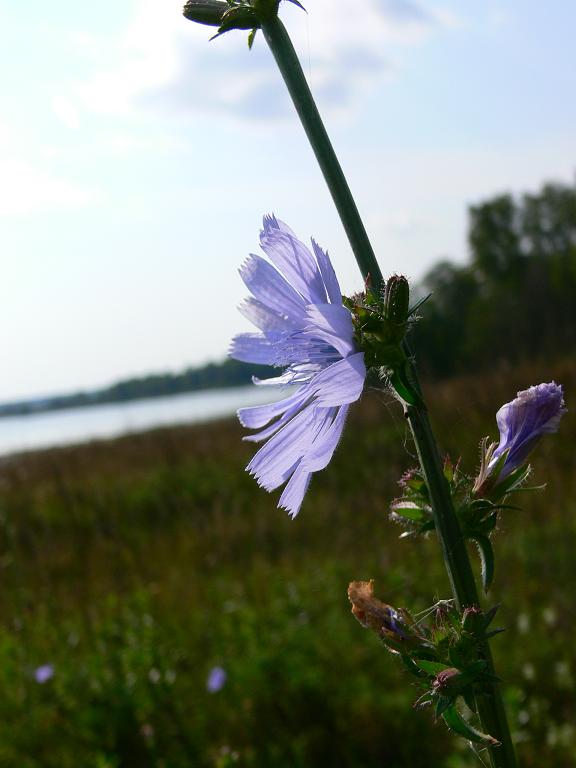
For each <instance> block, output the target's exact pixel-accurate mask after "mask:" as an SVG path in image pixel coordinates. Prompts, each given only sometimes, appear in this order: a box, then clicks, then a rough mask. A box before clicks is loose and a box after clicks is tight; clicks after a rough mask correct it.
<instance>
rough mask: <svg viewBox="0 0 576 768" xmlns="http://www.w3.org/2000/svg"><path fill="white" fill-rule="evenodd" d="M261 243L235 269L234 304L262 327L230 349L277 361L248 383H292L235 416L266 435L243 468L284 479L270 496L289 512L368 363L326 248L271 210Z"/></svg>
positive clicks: (326, 451)
mask: <svg viewBox="0 0 576 768" xmlns="http://www.w3.org/2000/svg"><path fill="white" fill-rule="evenodd" d="M260 245H261V247H262V250H263V251H264V253H265V254H266V256H267V257H268V259H269V261H267V260H266V259H264V258H262V257H261V256H256V255H253V254H252V255H251V256H250V257H249V258H248V259H247V261H246V262H244V264H243V265H242V267H241V269H240V275H241V277H242V279H243V280H244V282H245V284H246V286H247V287H248V289H249V290H250V292H251V293H252V296H251V297H250V298H248V299H246V300H245V302H244V303H243V304H242V305H241V307H240V311H241V312H242V314H244V315H245V317H247V318H248V319H249V320H250V321H251V322H253V323H254V325H256V327H257V328H259V329H260V333H243V334H240V335H238V336H236V338H235V339H234V340H233V342H232V346H231V349H230V356H231V357H234V358H236V359H237V360H243V361H245V362H249V363H259V364H265V365H273V366H277V367H280V368H283V369H284V372H283V373H282V374H281V375H280V376H278V377H276V378H272V379H267V380H265V381H261V380H258V379H255V380H254V381H255V383H256V384H265V385H290V384H293V385H294V384H295V385H298V389H297V390H296V391H295V392H294V393H292V394H290V395H289V396H288V397H286V398H284V399H283V400H279V401H278V402H275V403H272V404H270V405H261V406H256V407H252V408H242V409H240V410H239V411H238V418H239V419H240V422H241V423H242V425H243V426H245V427H248V428H250V429H260V430H261V431H260V432H257V433H256V434H254V435H250V436H248V437H246V438H244V439H245V440H251V441H254V442H261V441H264V440H267V442H266V444H265V445H264V446H263V447H262V448H260V450H259V451H258V452H257V453H256V454H255V455H254V457H253V459H252V461H251V462H250V463H249V464H248V466H247V468H246V469H247V470H248V471H249V472H250V474H252V475H253V476H254V477H256V479H257V481H258V484H259V485H260V486H261V487H263V488H265V489H266V490H267V491H272V490H274V489H276V488H278V487H279V486H281V485H282V484H283V483H286V482H287V485H286V487H285V489H284V491H283V493H282V495H281V497H280V501H279V503H278V506H279V507H282V508H284V509H286V510H287V511H288V512H289V513H290V515H291V516H292V517H295V516H296V515H297V514H298V511H299V509H300V506H301V504H302V501H303V499H304V494H305V493H306V490H307V489H308V485H309V483H310V478H311V476H312V473H314V472H318V471H319V470H321V469H324V468H325V467H326V466H327V464H328V463H329V461H330V459H331V458H332V455H333V453H334V451H335V449H336V446H337V444H338V441H339V440H340V436H341V434H342V430H343V428H344V422H345V419H346V415H347V413H348V408H349V405H350V403H352V402H354V401H356V400H358V398H359V397H360V394H361V392H362V389H363V386H364V379H365V377H366V366H365V365H364V353H363V352H359V351H358V349H356V346H355V344H354V338H353V336H354V332H353V327H352V316H351V314H350V312H349V310H348V309H346V307H344V306H343V304H342V294H341V291H340V286H339V284H338V280H337V278H336V275H335V273H334V269H333V267H332V264H331V263H330V259H329V258H328V254H327V253H326V252H324V251H323V250H322V249H321V248H320V247H319V246H318V245H317V243H316V242H315V241H314V240H312V251H310V249H309V248H307V247H306V246H305V245H304V243H302V242H300V240H298V238H297V237H296V236H295V234H294V233H293V232H292V230H291V229H290V228H289V227H288V226H286V224H284V223H283V222H282V221H279V220H278V219H276V218H275V217H274V216H265V217H264V229H263V230H262V231H261V233H260Z"/></svg>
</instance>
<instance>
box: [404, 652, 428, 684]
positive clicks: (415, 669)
mask: <svg viewBox="0 0 576 768" xmlns="http://www.w3.org/2000/svg"><path fill="white" fill-rule="evenodd" d="M401 658H402V661H403V662H404V666H405V667H406V669H407V670H408V671H409V672H410V673H411V674H412V675H414V676H415V677H420V678H424V677H428V675H427V674H426V672H424V671H423V670H422V669H420V667H419V666H418V664H416V662H415V661H413V660H412V659H411V658H410V657H409V656H406V654H405V653H403V654H401Z"/></svg>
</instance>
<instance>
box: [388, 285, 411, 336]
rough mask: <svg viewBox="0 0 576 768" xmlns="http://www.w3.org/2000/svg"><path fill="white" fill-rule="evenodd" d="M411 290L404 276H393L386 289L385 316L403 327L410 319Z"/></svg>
mask: <svg viewBox="0 0 576 768" xmlns="http://www.w3.org/2000/svg"><path fill="white" fill-rule="evenodd" d="M409 302H410V288H409V286H408V280H406V278H405V277H404V276H403V275H392V277H391V278H390V279H389V280H388V281H387V283H386V288H385V289H384V314H385V316H386V318H387V319H388V320H389V321H390V322H392V323H394V324H396V325H401V326H403V325H404V323H406V321H407V319H408V309H409Z"/></svg>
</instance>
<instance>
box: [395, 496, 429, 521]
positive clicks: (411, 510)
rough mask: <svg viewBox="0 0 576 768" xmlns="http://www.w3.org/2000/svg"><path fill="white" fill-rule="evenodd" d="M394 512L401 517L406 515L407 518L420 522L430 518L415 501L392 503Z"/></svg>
mask: <svg viewBox="0 0 576 768" xmlns="http://www.w3.org/2000/svg"><path fill="white" fill-rule="evenodd" d="M392 512H393V513H394V514H396V515H399V516H400V517H404V518H406V519H407V520H414V521H416V522H420V521H421V520H426V521H427V520H428V516H427V515H426V514H425V513H424V512H423V511H422V509H420V507H419V506H418V505H417V504H415V503H414V502H413V501H397V502H394V504H393V505H392Z"/></svg>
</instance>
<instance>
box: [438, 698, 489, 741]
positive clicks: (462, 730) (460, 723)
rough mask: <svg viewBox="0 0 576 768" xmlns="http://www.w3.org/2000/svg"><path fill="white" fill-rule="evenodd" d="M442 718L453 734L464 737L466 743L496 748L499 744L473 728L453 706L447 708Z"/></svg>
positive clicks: (486, 734)
mask: <svg viewBox="0 0 576 768" xmlns="http://www.w3.org/2000/svg"><path fill="white" fill-rule="evenodd" d="M442 717H443V718H444V722H445V723H446V725H447V726H448V728H450V730H451V731H454V733H457V734H459V735H460V736H464V738H465V739H467V740H468V741H473V742H475V743H476V744H486V745H489V746H491V747H497V746H499V745H500V742H499V741H498V740H497V739H495V738H494V737H493V736H490V734H488V733H482V731H479V730H478V729H477V728H473V727H472V726H471V725H470V723H467V722H466V720H464V718H463V717H462V716H461V715H460V713H459V712H458V710H457V709H456V707H455V706H454V705H452V706H450V707H448V708H447V709H446V711H445V712H444V713H443V715H442Z"/></svg>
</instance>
